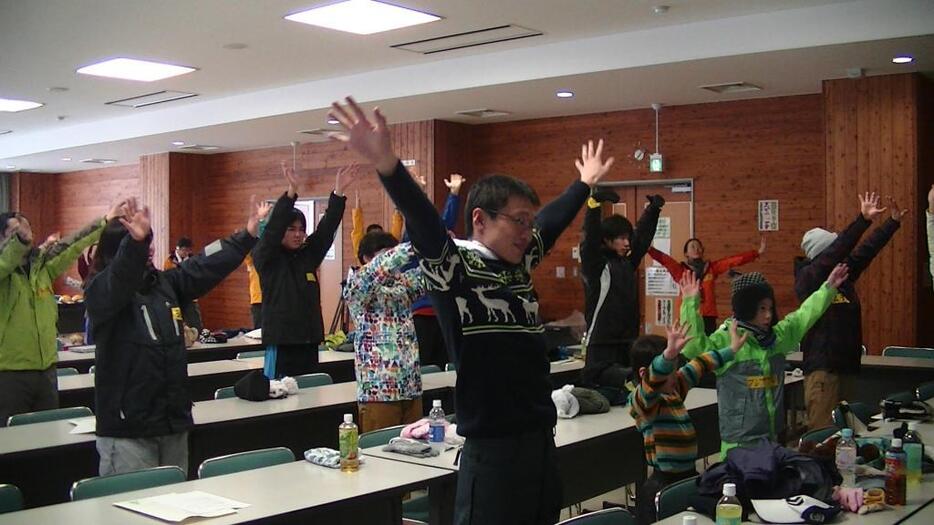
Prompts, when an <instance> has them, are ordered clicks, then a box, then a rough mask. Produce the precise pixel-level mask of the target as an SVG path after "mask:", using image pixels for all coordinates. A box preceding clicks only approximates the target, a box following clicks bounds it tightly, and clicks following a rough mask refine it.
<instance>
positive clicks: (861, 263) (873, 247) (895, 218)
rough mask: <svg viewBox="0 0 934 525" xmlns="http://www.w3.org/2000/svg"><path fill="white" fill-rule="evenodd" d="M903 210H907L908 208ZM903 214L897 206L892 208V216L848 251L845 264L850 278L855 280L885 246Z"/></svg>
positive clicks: (899, 223) (896, 229) (896, 228)
mask: <svg viewBox="0 0 934 525" xmlns="http://www.w3.org/2000/svg"><path fill="white" fill-rule="evenodd" d="M904 211H905V212H907V211H908V210H904ZM903 216H904V213H902V211H901V210H899V209H898V208H897V207H896V208H893V209H892V217H891V218H890V219H888V220H886V221H885V222H884V223H882V224H881V225H880V226H879V227H878V228H876V229H875V230H873V231H872V233H870V234H869V236H868V237H866V240H864V241H863V242H861V243H859V246H857V247H856V249H855V250H853V251H852V252H851V253H850V256H849V257H847V258H846V265H847V267H849V269H850V279H851V280H853V281H856V280H857V279H859V276H860V275H862V273H863V271H865V270H866V268H868V267H869V264H870V263H872V260H873V259H874V258H875V257H876V255H878V253H879V252H880V251H882V248H885V245H886V244H888V242H889V239H891V238H892V235H894V234H895V232H896V231H898V228H899V227H901V225H902V217H903Z"/></svg>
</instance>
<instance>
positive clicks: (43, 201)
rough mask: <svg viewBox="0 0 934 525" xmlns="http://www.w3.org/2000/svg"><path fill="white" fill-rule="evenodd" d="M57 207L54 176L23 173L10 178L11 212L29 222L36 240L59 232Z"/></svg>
mask: <svg viewBox="0 0 934 525" xmlns="http://www.w3.org/2000/svg"><path fill="white" fill-rule="evenodd" d="M55 206H56V184H55V179H54V175H53V174H50V173H28V172H24V171H21V172H17V173H14V174H13V176H12V177H11V178H10V211H16V212H19V213H21V214H23V216H25V217H26V219H27V220H29V224H30V227H31V228H32V231H33V236H34V237H35V238H36V239H45V238H46V237H47V236H48V235H49V234H51V233H53V232H55V231H58V230H57V229H56V228H57V223H56V220H55ZM4 226H5V225H4ZM39 242H40V243H41V242H42V241H41V240H39Z"/></svg>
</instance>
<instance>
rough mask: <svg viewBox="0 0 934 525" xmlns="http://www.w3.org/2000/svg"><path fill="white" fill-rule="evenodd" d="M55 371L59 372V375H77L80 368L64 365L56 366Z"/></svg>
mask: <svg viewBox="0 0 934 525" xmlns="http://www.w3.org/2000/svg"><path fill="white" fill-rule="evenodd" d="M55 372H56V373H57V374H58V377H65V376H76V375H78V369H77V368H72V367H70V366H67V367H64V368H56V369H55Z"/></svg>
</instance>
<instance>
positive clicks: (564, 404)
mask: <svg viewBox="0 0 934 525" xmlns="http://www.w3.org/2000/svg"><path fill="white" fill-rule="evenodd" d="M573 389H574V385H564V386H563V387H561V388H559V389H557V390H554V391H552V392H551V401H552V402H553V403H554V404H555V410H557V411H558V417H560V418H564V419H570V418H572V417H574V416H576V415H577V413H578V412H579V411H580V403H579V402H578V401H577V398H576V397H574V394H572V393H571V390H573Z"/></svg>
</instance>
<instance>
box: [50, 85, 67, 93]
mask: <svg viewBox="0 0 934 525" xmlns="http://www.w3.org/2000/svg"><path fill="white" fill-rule="evenodd" d="M48 91H49V93H64V92H66V91H68V88H66V87H62V86H52V87H50V88H49V90H48Z"/></svg>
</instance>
